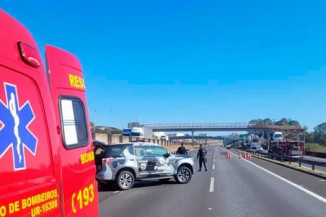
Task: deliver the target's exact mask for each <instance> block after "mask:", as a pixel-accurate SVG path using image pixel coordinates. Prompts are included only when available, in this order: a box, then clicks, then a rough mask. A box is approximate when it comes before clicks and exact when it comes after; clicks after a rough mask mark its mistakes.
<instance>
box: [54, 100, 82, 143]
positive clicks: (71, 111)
mask: <svg viewBox="0 0 326 217" xmlns="http://www.w3.org/2000/svg"><path fill="white" fill-rule="evenodd" d="M60 115H61V125H62V139H63V142H64V144H65V146H66V147H67V148H68V149H70V148H76V147H80V146H86V145H88V131H87V123H86V118H85V109H84V104H83V103H82V101H81V100H80V99H78V98H73V97H61V98H60Z"/></svg>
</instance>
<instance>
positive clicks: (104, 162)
mask: <svg viewBox="0 0 326 217" xmlns="http://www.w3.org/2000/svg"><path fill="white" fill-rule="evenodd" d="M113 160H114V158H112V157H109V158H102V164H110V163H112V162H113Z"/></svg>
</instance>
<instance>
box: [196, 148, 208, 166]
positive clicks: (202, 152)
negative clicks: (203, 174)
mask: <svg viewBox="0 0 326 217" xmlns="http://www.w3.org/2000/svg"><path fill="white" fill-rule="evenodd" d="M206 155H207V150H206V148H204V147H203V146H202V145H200V148H199V150H198V153H197V159H198V158H199V171H201V167H202V164H204V167H205V171H207V167H206V161H207V157H206Z"/></svg>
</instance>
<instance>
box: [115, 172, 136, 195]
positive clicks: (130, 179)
mask: <svg viewBox="0 0 326 217" xmlns="http://www.w3.org/2000/svg"><path fill="white" fill-rule="evenodd" d="M134 183H135V176H134V174H132V172H130V171H128V170H123V171H121V172H119V174H118V176H117V178H116V184H117V186H118V188H119V189H120V190H128V189H130V188H132V186H133V185H134Z"/></svg>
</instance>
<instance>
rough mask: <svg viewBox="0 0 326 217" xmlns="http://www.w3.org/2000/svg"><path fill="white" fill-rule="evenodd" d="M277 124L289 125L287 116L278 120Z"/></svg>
mask: <svg viewBox="0 0 326 217" xmlns="http://www.w3.org/2000/svg"><path fill="white" fill-rule="evenodd" d="M275 124H276V125H280V126H285V125H289V121H288V119H286V118H282V119H281V120H279V121H277V122H276V123H275Z"/></svg>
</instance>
